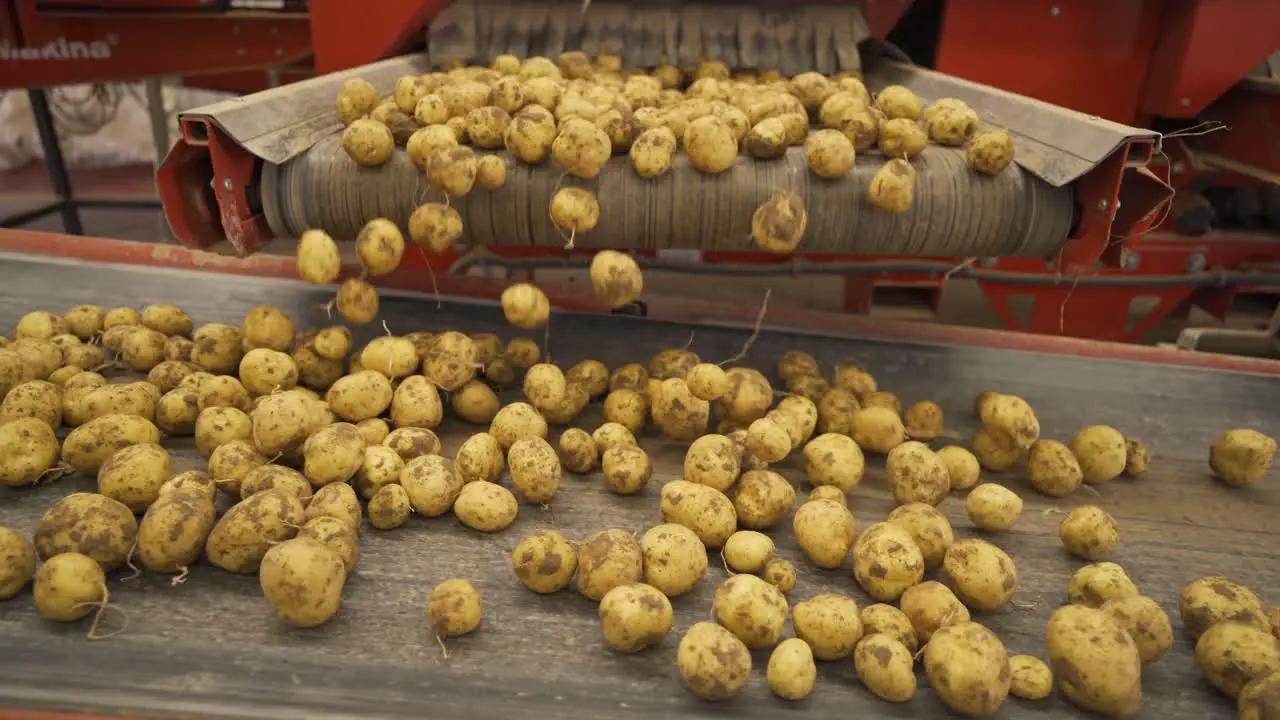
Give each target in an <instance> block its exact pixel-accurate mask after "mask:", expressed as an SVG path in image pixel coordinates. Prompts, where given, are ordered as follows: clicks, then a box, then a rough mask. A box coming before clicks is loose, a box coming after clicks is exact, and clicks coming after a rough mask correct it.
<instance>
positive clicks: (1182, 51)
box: [1095, 0, 1280, 118]
mask: <svg viewBox="0 0 1280 720" xmlns="http://www.w3.org/2000/svg"><path fill="white" fill-rule="evenodd" d="M1165 4H1167V6H1168V7H1167V8H1166V10H1165V12H1164V20H1163V22H1162V24H1161V28H1160V33H1159V43H1158V44H1157V45H1156V47H1155V51H1154V53H1153V54H1152V56H1151V62H1150V65H1149V68H1150V73H1149V74H1148V75H1147V79H1146V87H1145V92H1144V93H1143V96H1142V109H1143V111H1144V112H1145V113H1147V114H1149V115H1154V116H1160V117H1178V118H1188V117H1196V116H1198V115H1199V114H1200V113H1201V112H1203V111H1204V109H1205V108H1206V107H1208V106H1209V104H1210V103H1212V102H1213V101H1214V100H1216V99H1218V98H1219V97H1221V96H1222V95H1223V93H1225V92H1226V91H1227V90H1228V89H1230V88H1231V87H1232V86H1234V85H1235V84H1236V83H1237V82H1239V81H1240V78H1242V77H1244V76H1245V75H1246V74H1248V72H1249V71H1250V70H1252V69H1254V68H1255V67H1257V66H1258V65H1260V64H1261V63H1262V61H1264V60H1266V59H1267V56H1268V55H1270V54H1271V53H1273V52H1275V51H1276V49H1277V48H1280V11H1277V9H1276V5H1275V3H1271V2H1265V1H1264V2H1258V0H1168V2H1167V3H1165ZM1097 85H1102V86H1103V87H1105V85H1106V84H1105V83H1098V84H1097ZM1095 87H1096V85H1095ZM1099 91H1101V88H1100V89H1099Z"/></svg>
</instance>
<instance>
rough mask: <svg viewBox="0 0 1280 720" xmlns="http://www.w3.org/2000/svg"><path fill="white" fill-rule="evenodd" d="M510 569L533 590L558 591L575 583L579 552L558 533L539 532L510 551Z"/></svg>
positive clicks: (527, 536)
mask: <svg viewBox="0 0 1280 720" xmlns="http://www.w3.org/2000/svg"><path fill="white" fill-rule="evenodd" d="M511 569H512V571H514V572H515V574H516V577H517V578H518V579H519V580H520V582H521V583H523V584H524V586H525V587H527V588H529V589H530V590H532V591H534V592H536V593H543V594H546V593H553V592H557V591H559V590H563V589H564V588H566V587H568V586H569V583H570V582H572V581H573V576H574V573H576V572H577V570H578V550H577V548H575V547H574V546H573V544H572V543H570V542H569V541H568V540H566V539H565V537H564V536H563V535H561V534H560V533H558V532H556V531H555V530H538V531H536V532H533V533H530V534H529V535H526V536H525V537H524V539H523V540H521V541H520V542H519V543H518V544H517V545H516V547H515V550H513V551H512V552H511Z"/></svg>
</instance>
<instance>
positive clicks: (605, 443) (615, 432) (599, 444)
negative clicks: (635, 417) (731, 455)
mask: <svg viewBox="0 0 1280 720" xmlns="http://www.w3.org/2000/svg"><path fill="white" fill-rule="evenodd" d="M591 439H592V440H593V441H594V442H595V444H596V449H597V450H599V451H600V452H601V453H603V452H604V451H605V450H608V449H609V448H611V447H613V446H614V445H620V444H623V443H629V444H631V445H636V444H637V443H636V437H635V435H632V434H631V431H630V430H628V429H627V428H625V427H623V426H622V425H620V424H618V423H616V422H607V423H604V424H603V425H601V426H600V427H598V428H596V429H595V430H593V431H592V433H591ZM734 479H735V480H736V479H737V478H734Z"/></svg>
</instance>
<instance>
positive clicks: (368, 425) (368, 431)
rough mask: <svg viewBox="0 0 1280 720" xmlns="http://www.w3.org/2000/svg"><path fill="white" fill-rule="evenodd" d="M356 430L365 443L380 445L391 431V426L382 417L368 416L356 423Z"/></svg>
mask: <svg viewBox="0 0 1280 720" xmlns="http://www.w3.org/2000/svg"><path fill="white" fill-rule="evenodd" d="M356 430H358V431H360V437H362V438H364V444H365V445H381V444H382V441H383V440H386V439H387V435H389V434H390V433H391V426H390V425H388V424H387V421H386V420H383V419H382V418H369V419H368V420H361V421H360V422H358V423H356Z"/></svg>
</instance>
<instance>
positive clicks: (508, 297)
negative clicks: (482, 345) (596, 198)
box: [502, 188, 599, 330]
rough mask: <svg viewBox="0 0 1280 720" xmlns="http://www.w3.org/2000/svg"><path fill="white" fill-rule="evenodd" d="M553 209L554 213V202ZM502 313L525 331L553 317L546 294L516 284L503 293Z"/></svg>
mask: <svg viewBox="0 0 1280 720" xmlns="http://www.w3.org/2000/svg"><path fill="white" fill-rule="evenodd" d="M567 189H572V188H567ZM561 192H564V190H562V191H561ZM552 207H553V212H554V201H552ZM598 215H599V211H598V209H597V216H598ZM502 313H503V314H504V315H505V316H506V318H507V322H509V323H511V324H512V325H515V326H516V327H519V328H523V329H525V330H536V329H538V328H540V327H542V326H543V325H545V324H546V323H547V318H549V317H550V315H551V303H550V301H549V300H547V296H546V294H545V293H543V292H542V291H541V290H539V289H538V288H537V287H535V286H534V285H531V284H530V283H516V284H515V285H511V286H508V287H507V289H506V290H503V291H502Z"/></svg>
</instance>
